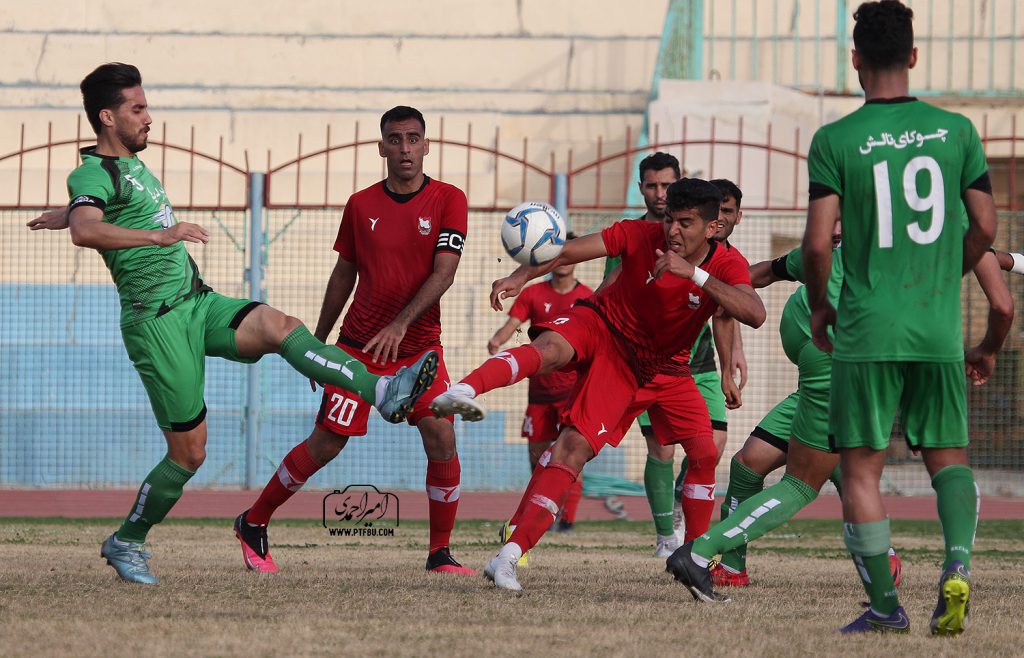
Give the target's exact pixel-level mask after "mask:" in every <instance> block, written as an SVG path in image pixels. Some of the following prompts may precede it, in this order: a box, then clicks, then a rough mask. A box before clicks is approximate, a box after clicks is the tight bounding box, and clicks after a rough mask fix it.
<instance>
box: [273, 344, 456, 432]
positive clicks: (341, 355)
mask: <svg viewBox="0 0 1024 658" xmlns="http://www.w3.org/2000/svg"><path fill="white" fill-rule="evenodd" d="M279 353H280V354H281V357H282V358H284V360H285V361H287V362H288V364H289V365H291V366H292V367H293V368H295V369H296V370H298V371H299V372H301V373H302V374H303V375H305V376H306V377H309V378H310V379H312V380H314V381H317V382H320V383H321V384H331V385H332V386H337V387H339V388H343V389H345V390H346V391H351V392H353V393H355V394H356V395H358V396H359V397H361V398H362V399H363V400H365V401H366V402H369V403H370V404H372V405H373V406H375V407H376V408H377V410H378V411H379V412H380V415H381V416H383V417H384V419H385V420H386V421H388V422H389V423H400V422H402V421H403V420H405V417H406V416H408V415H409V412H410V411H412V408H413V405H415V404H416V401H417V400H418V399H419V397H420V396H421V395H423V393H425V392H426V391H427V389H429V388H430V385H431V384H433V383H434V377H435V376H436V375H437V353H436V352H434V351H432V350H431V351H428V352H426V353H424V355H423V356H422V357H421V358H420V359H419V361H417V362H416V363H414V364H413V365H412V366H410V367H409V368H408V369H399V371H398V372H397V373H395V374H394V375H393V376H379V375H374V374H372V373H370V372H369V371H368V370H367V369H366V366H365V365H363V364H362V363H361V362H360V361H359V360H358V359H356V358H354V357H352V356H351V355H349V354H348V353H347V352H345V350H343V349H341V348H339V347H336V346H334V345H325V344H323V343H321V342H320V341H319V340H317V339H316V338H315V337H314V336H313V335H312V334H311V333H309V330H308V329H307V328H306V327H305V326H304V325H300V326H298V327H296V328H295V329H293V330H292V332H291V333H289V334H288V335H287V336H286V337H285V339H284V340H283V341H281V348H280V350H279Z"/></svg>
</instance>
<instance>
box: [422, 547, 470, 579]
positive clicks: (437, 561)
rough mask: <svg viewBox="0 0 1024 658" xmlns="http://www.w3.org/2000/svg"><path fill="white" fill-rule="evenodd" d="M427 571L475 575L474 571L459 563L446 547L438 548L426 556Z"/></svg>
mask: <svg viewBox="0 0 1024 658" xmlns="http://www.w3.org/2000/svg"><path fill="white" fill-rule="evenodd" d="M427 572H428V573H452V574H455V575H457V576H475V575H476V571H473V570H472V569H470V568H469V567H464V566H462V565H461V564H459V563H458V562H457V561H456V560H455V558H453V557H452V553H451V551H450V550H448V547H447V546H445V547H444V548H439V549H437V550H436V551H434V552H433V553H431V554H430V555H428V556H427Z"/></svg>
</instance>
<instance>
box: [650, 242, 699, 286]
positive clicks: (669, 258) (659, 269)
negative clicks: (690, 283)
mask: <svg viewBox="0 0 1024 658" xmlns="http://www.w3.org/2000/svg"><path fill="white" fill-rule="evenodd" d="M654 253H655V255H656V256H657V257H658V260H656V261H655V262H654V271H653V272H651V274H653V275H654V278H655V279H658V278H660V277H661V275H662V274H664V273H665V272H671V273H672V274H675V275H676V276H680V277H682V278H684V279H690V278H693V265H691V264H690V261H688V260H686V259H685V258H683V257H682V256H680V255H679V254H677V253H676V252H674V251H669V252H668V253H666V252H664V251H662V250H661V249H656V250H655V251H654Z"/></svg>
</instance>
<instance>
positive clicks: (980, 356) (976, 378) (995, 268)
mask: <svg viewBox="0 0 1024 658" xmlns="http://www.w3.org/2000/svg"><path fill="white" fill-rule="evenodd" d="M974 276H975V277H977V279H978V283H979V284H981V289H982V291H983V292H984V293H985V297H986V298H987V299H988V306H989V311H988V328H987V329H986V331H985V337H984V338H982V340H981V342H980V343H979V344H978V345H977V346H975V347H972V348H971V349H969V350H967V352H966V353H965V354H964V364H965V368H966V370H967V377H968V378H969V379H970V380H971V381H972V382H973V383H974V385H975V386H981V385H982V384H984V383H985V382H986V381H988V378H989V377H990V376H991V375H992V371H993V370H994V369H995V365H996V353H997V352H998V351H999V350H1000V349H1002V347H1003V341H1004V340H1006V336H1007V335H1008V334H1009V333H1010V326H1011V325H1012V324H1013V296H1012V295H1011V294H1010V289H1009V288H1007V286H1006V281H1005V280H1004V279H1003V273H1002V269H1001V268H1000V266H999V261H998V260H997V258H996V254H992V253H986V254H985V255H983V256H982V257H981V260H980V261H978V264H977V265H976V266H975V267H974Z"/></svg>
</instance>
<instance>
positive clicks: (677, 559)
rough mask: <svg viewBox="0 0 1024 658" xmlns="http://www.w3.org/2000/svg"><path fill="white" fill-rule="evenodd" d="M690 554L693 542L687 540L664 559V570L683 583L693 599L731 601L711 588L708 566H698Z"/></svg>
mask: <svg viewBox="0 0 1024 658" xmlns="http://www.w3.org/2000/svg"><path fill="white" fill-rule="evenodd" d="M692 556H693V542H692V541H688V542H686V543H685V544H683V545H682V546H680V547H679V548H678V549H676V552H675V553H673V554H672V555H671V556H669V558H668V560H666V561H665V571H667V572H669V573H670V574H672V576H673V577H675V579H676V580H678V581H679V582H681V583H682V584H683V585H685V586H686V588H687V589H688V590H690V594H692V595H693V599H694V600H695V601H703V602H705V603H728V602H729V601H731V600H732V599H730V598H729V597H728V596H726V595H725V594H720V593H718V592H716V591H715V590H714V589H713V588H712V586H711V573H710V572H709V571H708V568H707V567H701V566H698V565H697V563H696V562H694V561H693V557H692Z"/></svg>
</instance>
